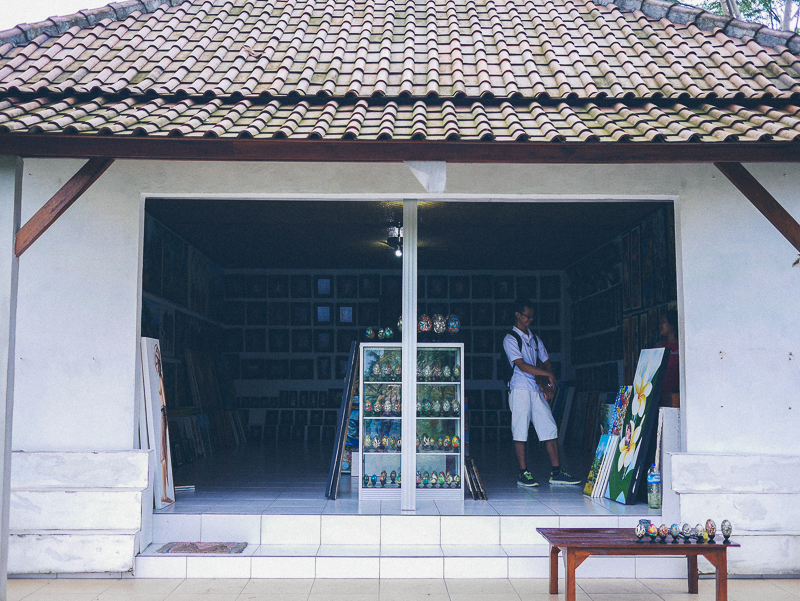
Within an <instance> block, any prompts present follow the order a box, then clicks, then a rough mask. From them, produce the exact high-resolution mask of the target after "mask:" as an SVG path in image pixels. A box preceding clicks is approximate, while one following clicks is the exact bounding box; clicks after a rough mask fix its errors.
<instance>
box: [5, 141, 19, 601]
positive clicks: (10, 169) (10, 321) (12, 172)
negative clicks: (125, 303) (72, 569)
mask: <svg viewBox="0 0 800 601" xmlns="http://www.w3.org/2000/svg"><path fill="white" fill-rule="evenodd" d="M21 204H22V159H21V158H19V157H14V156H0V390H4V391H5V399H6V402H5V407H4V411H1V412H0V415H2V418H0V419H2V424H0V436H2V444H0V453H2V463H3V479H2V481H0V503H2V510H0V601H6V600H7V598H8V597H7V591H6V580H7V578H8V534H9V528H8V516H9V508H10V505H11V490H10V487H11V423H12V419H11V417H12V415H13V410H14V337H15V331H16V322H17V268H18V265H19V261H18V259H17V257H16V256H15V255H14V235H15V234H16V232H17V230H18V229H19V225H20V206H21ZM3 249H5V250H3Z"/></svg>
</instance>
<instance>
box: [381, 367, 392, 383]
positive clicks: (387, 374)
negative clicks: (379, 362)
mask: <svg viewBox="0 0 800 601" xmlns="http://www.w3.org/2000/svg"><path fill="white" fill-rule="evenodd" d="M382 371H383V377H384V378H386V379H387V380H388V379H389V378H391V377H392V375H393V374H394V369H392V366H391V365H390V364H389V363H384V365H383V370H382Z"/></svg>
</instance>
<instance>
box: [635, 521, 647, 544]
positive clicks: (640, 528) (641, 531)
mask: <svg viewBox="0 0 800 601" xmlns="http://www.w3.org/2000/svg"><path fill="white" fill-rule="evenodd" d="M646 531H647V528H645V526H644V524H642V523H641V522H639V523H638V524H636V528H635V529H634V532H635V533H636V538H638V539H639V542H642V538H644V535H645V532H646Z"/></svg>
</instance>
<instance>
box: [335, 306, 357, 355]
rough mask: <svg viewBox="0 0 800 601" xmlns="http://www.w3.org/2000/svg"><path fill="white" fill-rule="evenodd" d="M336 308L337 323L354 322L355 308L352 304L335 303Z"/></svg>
mask: <svg viewBox="0 0 800 601" xmlns="http://www.w3.org/2000/svg"><path fill="white" fill-rule="evenodd" d="M336 308H337V311H336V317H337V321H336V323H337V324H339V325H352V324H355V323H356V310H355V306H354V305H352V304H348V305H336ZM348 348H349V347H348Z"/></svg>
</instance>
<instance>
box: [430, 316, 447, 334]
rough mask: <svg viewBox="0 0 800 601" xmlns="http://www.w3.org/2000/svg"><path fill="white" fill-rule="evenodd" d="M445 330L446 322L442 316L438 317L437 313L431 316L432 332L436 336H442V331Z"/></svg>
mask: <svg viewBox="0 0 800 601" xmlns="http://www.w3.org/2000/svg"><path fill="white" fill-rule="evenodd" d="M446 329H447V322H446V321H445V319H444V315H439V314H438V313H437V314H436V315H434V316H433V331H434V332H436V333H437V334H443V333H444V331H445V330H446Z"/></svg>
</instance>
